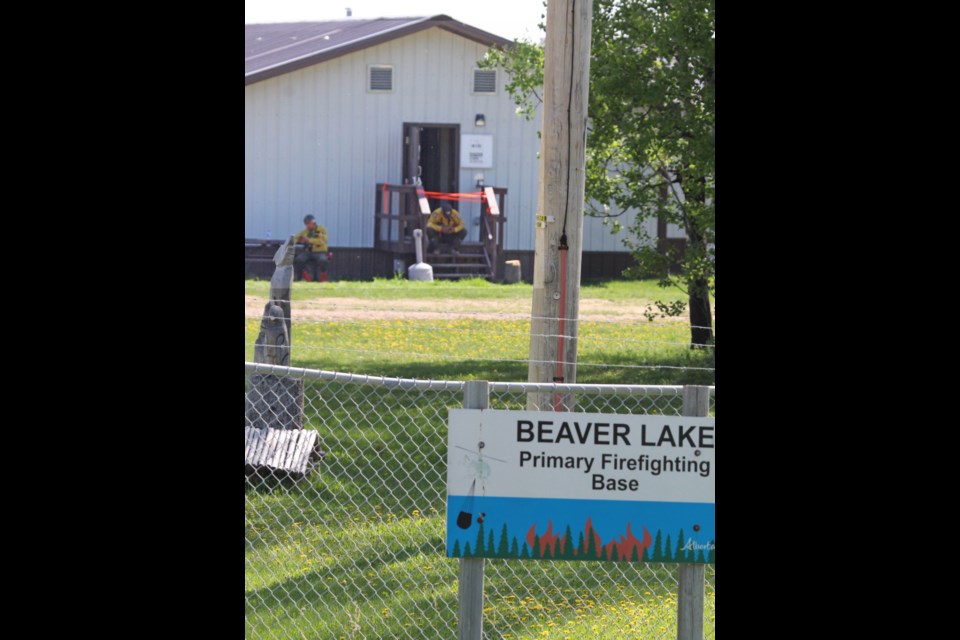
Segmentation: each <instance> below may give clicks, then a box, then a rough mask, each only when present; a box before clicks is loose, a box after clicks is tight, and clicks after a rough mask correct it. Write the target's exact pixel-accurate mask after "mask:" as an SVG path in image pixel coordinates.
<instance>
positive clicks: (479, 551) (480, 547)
mask: <svg viewBox="0 0 960 640" xmlns="http://www.w3.org/2000/svg"><path fill="white" fill-rule="evenodd" d="M483 533H484V531H483V523H482V522H481V523H480V528H479V529H478V530H477V543H476V544H475V545H473V548H474V550H475V551H474V555H475V556H476V557H478V558H480V557H482V556H483V553H484V549H485V548H486V547H484V536H483Z"/></svg>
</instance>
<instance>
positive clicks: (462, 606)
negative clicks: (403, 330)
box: [457, 380, 490, 640]
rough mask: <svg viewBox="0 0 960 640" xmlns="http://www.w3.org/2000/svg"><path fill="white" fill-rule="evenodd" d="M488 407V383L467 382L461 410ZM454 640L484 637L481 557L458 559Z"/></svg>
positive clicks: (474, 639) (475, 639)
mask: <svg viewBox="0 0 960 640" xmlns="http://www.w3.org/2000/svg"><path fill="white" fill-rule="evenodd" d="M489 406H490V383H489V382H487V381H486V380H469V381H467V383H466V384H465V385H464V389H463V408H464V409H486V408H488V407H489ZM457 601H458V605H459V606H458V613H457V640H480V638H481V637H482V636H483V558H460V579H459V580H458V582H457Z"/></svg>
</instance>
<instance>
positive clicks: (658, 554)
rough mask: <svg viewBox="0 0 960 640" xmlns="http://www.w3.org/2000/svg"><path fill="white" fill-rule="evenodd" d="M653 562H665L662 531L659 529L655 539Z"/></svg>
mask: <svg viewBox="0 0 960 640" xmlns="http://www.w3.org/2000/svg"><path fill="white" fill-rule="evenodd" d="M653 561H654V562H663V561H664V560H663V539H662V538H661V537H660V529H657V536H656V537H655V538H654V539H653Z"/></svg>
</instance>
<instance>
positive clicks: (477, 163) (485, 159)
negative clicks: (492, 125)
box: [460, 133, 493, 169]
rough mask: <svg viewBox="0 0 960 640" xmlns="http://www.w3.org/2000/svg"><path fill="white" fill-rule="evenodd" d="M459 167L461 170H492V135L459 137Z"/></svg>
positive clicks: (482, 134) (468, 134)
mask: <svg viewBox="0 0 960 640" xmlns="http://www.w3.org/2000/svg"><path fill="white" fill-rule="evenodd" d="M460 167H461V168H463V169H492V168H493V135H492V134H489V133H465V134H463V135H461V136H460Z"/></svg>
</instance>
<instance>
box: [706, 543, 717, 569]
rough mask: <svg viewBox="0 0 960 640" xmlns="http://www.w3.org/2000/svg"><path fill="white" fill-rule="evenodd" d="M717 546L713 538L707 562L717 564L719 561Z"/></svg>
mask: <svg viewBox="0 0 960 640" xmlns="http://www.w3.org/2000/svg"><path fill="white" fill-rule="evenodd" d="M715 547H716V545H715V544H714V541H713V540H711V541H710V553H708V554H707V562H708V563H710V564H716V563H717V555H716V550H715Z"/></svg>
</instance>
